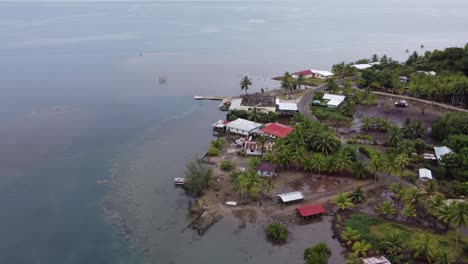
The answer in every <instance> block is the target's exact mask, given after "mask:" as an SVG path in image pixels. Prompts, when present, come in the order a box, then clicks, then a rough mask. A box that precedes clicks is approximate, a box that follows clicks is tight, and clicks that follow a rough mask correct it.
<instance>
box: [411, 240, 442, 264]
mask: <svg viewBox="0 0 468 264" xmlns="http://www.w3.org/2000/svg"><path fill="white" fill-rule="evenodd" d="M437 248H438V245H437V241H436V240H435V238H434V237H433V236H432V235H431V234H429V233H426V232H424V233H422V234H421V235H419V236H417V238H416V239H415V240H414V243H413V245H412V249H413V252H414V255H413V256H414V257H415V258H419V257H422V258H424V259H425V260H427V262H428V263H429V264H431V263H432V260H433V259H434V257H435V256H436V254H437Z"/></svg>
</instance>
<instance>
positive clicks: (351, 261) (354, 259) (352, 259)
mask: <svg viewBox="0 0 468 264" xmlns="http://www.w3.org/2000/svg"><path fill="white" fill-rule="evenodd" d="M345 263H346V264H362V263H363V262H362V260H361V258H359V256H356V254H352V253H348V255H346V258H345Z"/></svg>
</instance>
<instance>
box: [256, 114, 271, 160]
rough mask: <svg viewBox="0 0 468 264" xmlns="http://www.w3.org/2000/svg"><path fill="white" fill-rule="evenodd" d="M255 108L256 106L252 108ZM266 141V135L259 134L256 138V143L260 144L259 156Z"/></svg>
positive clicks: (263, 149) (261, 154)
mask: <svg viewBox="0 0 468 264" xmlns="http://www.w3.org/2000/svg"><path fill="white" fill-rule="evenodd" d="M254 109H256V108H254ZM267 142H268V138H267V137H266V136H263V135H262V136H259V137H258V138H257V143H258V144H260V156H262V157H263V152H264V151H265V144H266V143H267Z"/></svg>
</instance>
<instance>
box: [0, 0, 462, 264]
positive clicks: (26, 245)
mask: <svg viewBox="0 0 468 264" xmlns="http://www.w3.org/2000/svg"><path fill="white" fill-rule="evenodd" d="M467 10H468V5H467V4H466V1H461V0H459V1H457V0H450V1H436V0H432V1H411V3H408V1H403V0H400V1H392V2H389V3H375V1H370V0H360V1H357V2H356V1H354V2H353V3H350V2H349V1H338V0H336V1H327V2H323V1H287V2H284V1H268V2H264V1H259V2H256V1H249V2H238V1H236V2H229V1H223V2H201V1H185V2H170V1H165V2H109V1H106V2H22V3H18V2H1V3H0V210H1V212H2V213H1V214H0V237H2V239H1V240H0V263H14V264H16V263H20V264H22V263H27V264H29V263H48V264H49V263H52V264H53V263H72V264H74V263H214V262H216V263H217V262H220V261H223V262H224V263H241V262H246V263H265V262H268V263H285V262H288V261H289V260H294V262H301V258H300V256H301V254H302V250H303V248H304V247H306V246H308V245H310V244H311V243H315V242H316V241H321V240H327V239H329V234H328V230H327V228H328V222H327V221H324V222H322V223H318V224H314V225H308V226H300V227H297V228H295V229H294V230H293V242H294V243H291V244H287V245H285V246H283V247H277V246H272V245H270V244H268V243H267V242H266V241H265V240H264V238H263V236H262V228H263V227H262V225H263V223H259V222H255V221H254V220H250V219H249V217H248V216H245V219H243V217H240V216H226V217H225V218H224V219H223V221H222V222H220V223H219V224H218V225H216V226H214V227H213V229H211V230H210V231H209V232H208V233H207V234H206V235H205V236H204V237H199V236H197V235H195V234H194V233H193V232H191V230H184V227H185V226H186V224H187V218H186V206H187V201H188V198H187V197H186V196H185V195H184V194H183V192H182V191H181V190H180V189H174V188H173V185H172V179H173V178H174V177H176V176H180V175H181V174H182V173H183V170H184V168H183V164H184V163H185V161H187V160H189V159H190V158H192V157H193V156H194V155H199V154H200V153H202V152H203V151H204V150H205V149H206V147H207V145H208V141H209V140H210V138H211V135H210V133H209V131H210V127H209V125H210V124H211V123H212V122H214V121H216V120H218V119H219V118H221V117H222V113H220V112H218V111H216V110H215V109H216V106H217V103H216V102H195V101H193V100H192V99H191V96H193V95H195V94H201V95H203V94H207V95H226V94H228V95H230V94H238V92H239V87H238V86H239V80H240V78H241V77H242V76H243V75H249V76H250V77H251V78H252V81H253V83H254V85H253V87H252V89H251V91H258V90H259V89H260V88H273V87H275V85H276V84H275V83H274V82H272V81H271V80H270V77H271V76H276V75H278V74H280V73H282V72H284V71H286V70H288V71H295V70H301V69H304V68H319V69H329V68H330V67H331V64H333V63H335V62H336V61H339V60H354V59H358V58H361V57H364V56H368V55H370V54H372V53H379V54H382V53H387V54H389V55H391V56H392V57H394V58H397V59H400V58H403V57H404V56H406V54H405V52H404V51H405V50H406V49H410V50H420V45H421V44H424V46H425V49H433V48H443V47H445V46H454V45H458V46H461V45H464V43H465V42H466V37H465V36H466V35H467V32H466V31H467V30H466V27H465V24H466V23H465V22H466V18H465V16H466V13H467ZM140 52H141V53H142V56H140ZM160 76H166V77H167V79H168V83H167V84H165V85H161V84H159V82H158V79H159V77H160ZM103 206H104V207H105V208H107V209H110V210H109V211H106V210H104V209H103ZM244 220H245V221H246V222H247V224H246V227H245V228H240V227H239V222H242V221H244ZM116 221H117V222H118V221H120V223H121V224H125V226H126V228H127V229H126V230H127V231H126V233H127V234H126V236H127V237H128V239H124V238H125V236H122V235H121V234H120V233H119V232H118V228H117V227H116V225H114V223H115V222H116ZM329 243H330V245H332V246H333V247H336V245H335V244H333V243H334V242H333V241H330V242H329ZM292 245H294V246H292ZM337 248H338V247H337ZM338 253H339V252H336V250H335V251H334V255H333V256H332V258H333V261H334V262H335V263H339V262H340V257H339V254H338Z"/></svg>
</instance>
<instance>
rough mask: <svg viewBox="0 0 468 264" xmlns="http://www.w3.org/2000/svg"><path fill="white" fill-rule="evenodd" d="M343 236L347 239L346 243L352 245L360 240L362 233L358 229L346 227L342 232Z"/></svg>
mask: <svg viewBox="0 0 468 264" xmlns="http://www.w3.org/2000/svg"><path fill="white" fill-rule="evenodd" d="M341 237H342V238H343V239H344V240H345V241H346V245H348V246H350V245H351V244H353V243H354V242H355V241H358V240H359V238H361V235H360V233H359V231H358V230H355V229H353V228H351V227H346V229H345V230H344V231H343V232H341Z"/></svg>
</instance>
